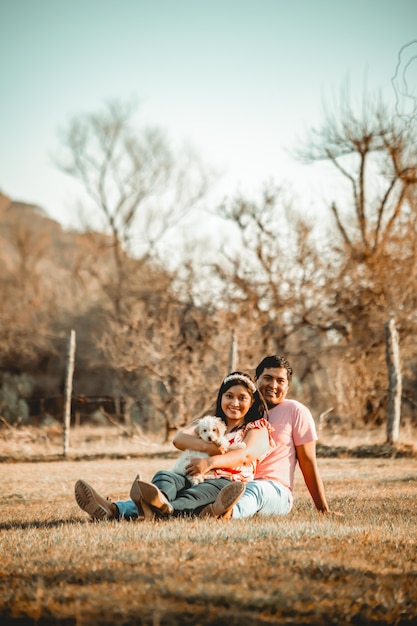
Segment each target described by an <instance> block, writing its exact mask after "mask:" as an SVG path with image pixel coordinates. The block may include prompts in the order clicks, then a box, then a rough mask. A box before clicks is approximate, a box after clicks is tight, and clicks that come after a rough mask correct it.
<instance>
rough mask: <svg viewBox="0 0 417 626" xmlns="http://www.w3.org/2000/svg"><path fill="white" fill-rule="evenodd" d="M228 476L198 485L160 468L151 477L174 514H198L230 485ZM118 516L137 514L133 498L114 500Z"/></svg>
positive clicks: (132, 516)
mask: <svg viewBox="0 0 417 626" xmlns="http://www.w3.org/2000/svg"><path fill="white" fill-rule="evenodd" d="M230 482H231V481H230V480H229V479H228V478H212V479H209V480H204V481H203V482H202V483H199V484H198V485H192V484H191V483H190V481H189V480H188V478H186V477H185V476H182V475H181V474H176V473H175V472H172V471H171V470H161V471H160V472H157V473H156V474H155V476H154V477H153V478H152V483H153V484H154V485H156V486H157V487H158V488H159V489H160V490H161V491H162V493H163V494H164V495H165V496H166V497H167V499H168V500H169V502H171V504H172V506H173V507H174V516H177V517H184V516H191V515H198V514H199V512H200V511H201V510H202V509H203V508H204V507H205V506H206V505H207V504H211V503H212V502H214V501H215V499H216V498H217V496H218V494H219V492H220V491H221V490H222V489H223V487H226V486H227V485H230ZM115 504H116V506H117V508H118V509H119V515H120V517H123V518H125V519H134V518H136V517H137V516H138V511H137V509H136V506H135V503H134V502H133V500H126V501H124V502H115Z"/></svg>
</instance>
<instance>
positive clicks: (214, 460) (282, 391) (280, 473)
mask: <svg viewBox="0 0 417 626" xmlns="http://www.w3.org/2000/svg"><path fill="white" fill-rule="evenodd" d="M291 377H292V368H291V366H290V364H289V363H288V361H287V360H286V359H284V358H283V357H280V356H267V357H265V358H264V359H263V360H262V361H261V363H259V365H258V367H257V368H256V382H257V385H258V389H259V391H260V392H261V393H262V395H263V397H264V398H265V400H266V403H267V405H268V419H269V422H270V424H271V426H272V427H273V429H274V431H273V432H272V437H273V439H274V441H275V443H276V447H275V448H274V449H273V450H272V451H271V452H270V453H269V454H268V455H267V456H266V457H265V458H263V459H262V460H261V461H260V462H259V464H258V466H257V470H256V474H255V480H254V481H252V482H249V483H246V490H245V492H244V493H243V495H242V496H241V498H240V499H239V500H238V502H237V503H235V504H234V505H233V506H232V507H230V506H224V505H223V503H224V502H226V501H227V499H225V498H224V497H223V498H222V492H220V494H219V496H218V498H217V500H216V502H215V503H214V504H213V505H209V506H208V507H206V509H205V510H204V514H206V515H211V516H213V517H227V518H233V519H239V518H244V517H252V516H253V515H255V514H256V513H258V514H260V515H285V514H287V513H289V512H290V510H291V508H292V505H293V495H292V492H293V487H294V473H295V467H296V464H297V461H298V463H299V465H300V469H301V472H302V474H303V477H304V481H305V484H306V486H307V488H308V490H309V492H310V494H311V497H312V499H313V501H314V504H315V506H316V509H317V510H318V511H320V512H321V513H330V509H329V506H328V504H327V500H326V495H325V491H324V486H323V482H322V479H321V477H320V473H319V470H318V467H317V459H316V440H317V433H316V427H315V424H314V419H313V416H312V414H311V412H310V410H309V409H308V408H307V407H306V406H304V405H303V404H301V402H298V401H296V400H287V397H286V396H287V393H288V390H289V386H290V382H291ZM240 453H241V451H239V450H234V451H231V452H227V453H226V454H224V455H215V456H211V457H209V458H208V459H194V460H193V461H192V462H191V463H190V465H189V467H188V471H189V473H190V474H191V475H192V474H194V473H198V472H201V471H203V472H205V471H209V470H210V469H212V468H214V467H217V466H218V464H219V463H220V462H221V464H222V465H221V466H222V467H228V466H229V467H233V466H234V465H236V464H237V463H238V460H239V458H238V457H239V454H240Z"/></svg>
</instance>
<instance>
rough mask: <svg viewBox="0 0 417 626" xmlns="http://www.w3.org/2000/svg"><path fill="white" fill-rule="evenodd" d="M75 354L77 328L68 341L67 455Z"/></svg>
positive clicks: (65, 419)
mask: <svg viewBox="0 0 417 626" xmlns="http://www.w3.org/2000/svg"><path fill="white" fill-rule="evenodd" d="M74 356H75V330H71V333H70V338H69V343H68V360H67V376H66V379H65V403H64V427H63V447H64V456H66V455H67V452H68V450H69V446H70V427H71V396H72V377H73V374H74Z"/></svg>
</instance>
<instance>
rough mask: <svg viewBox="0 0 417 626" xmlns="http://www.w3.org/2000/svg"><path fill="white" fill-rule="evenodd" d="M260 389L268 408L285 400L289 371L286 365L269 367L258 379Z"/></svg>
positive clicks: (288, 384)
mask: <svg viewBox="0 0 417 626" xmlns="http://www.w3.org/2000/svg"><path fill="white" fill-rule="evenodd" d="M256 384H257V385H258V389H259V391H260V392H261V394H262V395H263V397H264V398H265V401H266V403H267V405H268V408H270V409H271V408H272V407H274V406H275V405H276V404H279V403H280V402H282V401H283V400H285V396H286V395H287V392H288V388H289V386H290V383H289V380H288V372H287V370H286V369H285V367H267V368H265V369H264V371H263V372H262V374H261V375H260V376H259V378H258V379H257V381H256Z"/></svg>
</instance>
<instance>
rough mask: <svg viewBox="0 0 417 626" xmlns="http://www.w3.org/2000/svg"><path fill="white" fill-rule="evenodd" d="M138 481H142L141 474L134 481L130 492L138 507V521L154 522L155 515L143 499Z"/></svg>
mask: <svg viewBox="0 0 417 626" xmlns="http://www.w3.org/2000/svg"><path fill="white" fill-rule="evenodd" d="M138 480H140V476H139V474H138V475H137V476H136V478H135V480H134V481H133V484H132V488H131V490H130V497H131V499H132V500H133V502H134V503H135V505H136V508H137V510H138V521H144V520H145V521H152V520H154V519H155V517H156V516H155V513H154V512H153V511H152V509H151V507H150V506H149V504H147V503H146V502H145V501H144V500H143V498H142V492H141V490H140V489H139V485H138Z"/></svg>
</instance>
